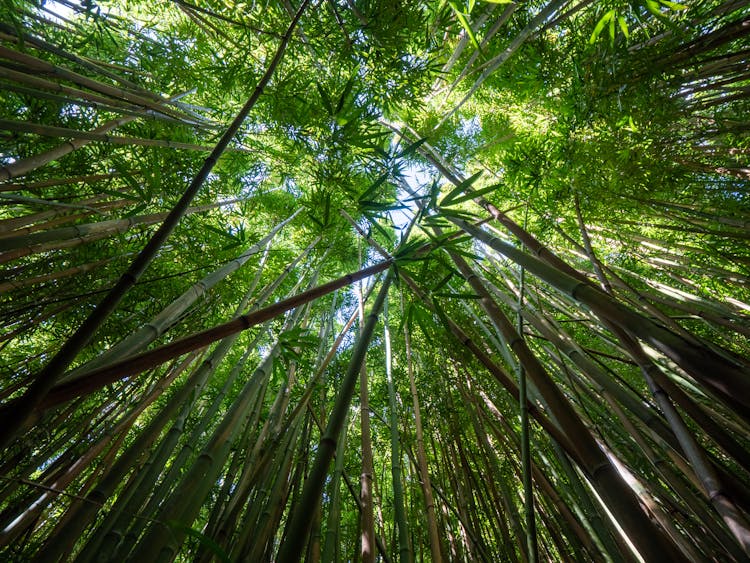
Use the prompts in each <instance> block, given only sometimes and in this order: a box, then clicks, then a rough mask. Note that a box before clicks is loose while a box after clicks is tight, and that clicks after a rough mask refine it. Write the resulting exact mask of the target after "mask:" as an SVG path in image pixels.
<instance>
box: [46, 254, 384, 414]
mask: <svg viewBox="0 0 750 563" xmlns="http://www.w3.org/2000/svg"><path fill="white" fill-rule="evenodd" d="M391 264H392V262H390V261H384V262H380V263H378V264H375V265H373V266H370V267H368V268H363V269H362V270H359V271H358V272H354V273H352V274H347V275H345V276H342V277H340V278H338V279H336V280H333V281H331V282H328V283H326V284H323V285H320V286H318V287H316V288H313V289H311V290H308V291H304V292H302V293H300V294H298V295H295V296H293V297H290V298H288V299H284V300H282V301H279V302H277V303H274V304H273V305H269V306H268V307H265V308H263V309H260V310H258V311H255V312H251V313H248V314H245V315H241V316H240V317H237V318H236V319H235V320H232V321H229V322H226V323H223V324H221V325H218V326H216V327H214V328H210V329H208V330H204V331H202V332H198V333H196V334H193V335H192V336H188V337H185V338H182V339H179V340H177V341H175V342H173V343H171V344H166V345H164V346H161V347H159V348H155V349H154V350H151V351H149V352H144V353H142V354H139V355H137V356H132V357H129V358H126V359H125V360H121V361H119V362H116V363H114V364H111V365H108V366H104V367H101V368H99V369H96V370H92V371H91V372H89V373H88V374H86V377H81V378H79V379H77V380H75V381H71V382H69V383H67V384H62V383H61V384H59V385H57V386H56V387H54V388H53V392H51V393H50V394H49V396H48V397H47V398H46V399H45V400H44V401H42V402H41V403H40V408H41V409H46V408H50V407H52V406H55V405H58V404H60V403H63V402H66V401H69V400H71V399H72V398H74V397H77V396H79V395H81V394H88V393H91V392H93V391H95V390H96V389H99V388H101V387H103V386H104V385H107V384H108V383H111V382H113V381H117V380H119V379H122V378H124V377H128V376H131V375H135V374H138V373H141V372H143V371H145V370H147V369H150V367H155V366H158V365H160V364H163V363H164V362H167V361H169V360H170V359H171V358H175V357H179V356H181V355H183V354H185V353H187V352H190V351H193V350H197V349H199V348H203V347H204V346H207V345H209V344H211V343H213V342H216V341H217V340H221V339H222V338H225V337H227V336H230V335H232V334H235V333H238V332H242V331H244V330H248V329H250V328H252V327H254V326H256V325H258V324H260V323H262V322H265V321H267V320H269V319H273V318H275V317H277V316H278V315H280V314H282V313H284V312H286V311H289V310H290V309H294V308H295V307H298V306H300V305H304V304H305V303H309V302H312V301H314V300H315V299H317V298H319V297H322V296H324V295H327V294H328V293H331V292H333V291H335V290H337V289H341V288H342V287H346V286H347V285H350V284H352V283H354V282H356V281H358V280H360V279H364V278H367V277H370V276H372V275H374V274H378V273H380V272H382V271H384V270H386V269H388V268H389V267H390V266H391Z"/></svg>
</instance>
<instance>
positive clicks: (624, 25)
mask: <svg viewBox="0 0 750 563" xmlns="http://www.w3.org/2000/svg"><path fill="white" fill-rule="evenodd" d="M617 23H618V24H619V25H620V30H621V31H622V34H623V35H624V36H625V38H629V37H630V30H629V29H628V23H627V22H626V21H625V18H624V17H623V16H618V17H617Z"/></svg>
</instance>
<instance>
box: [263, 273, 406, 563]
mask: <svg viewBox="0 0 750 563" xmlns="http://www.w3.org/2000/svg"><path fill="white" fill-rule="evenodd" d="M391 280H392V275H390V274H389V275H387V276H386V278H385V281H384V282H383V286H382V287H381V289H380V292H379V293H378V296H377V298H376V299H375V303H374V304H373V306H372V309H371V310H370V314H369V315H368V317H367V323H366V324H365V326H364V327H363V329H362V332H361V333H360V334H359V336H358V338H357V341H356V343H355V345H354V348H353V352H352V358H351V360H350V362H349V367H348V368H347V371H346V375H345V376H344V379H343V381H342V384H341V388H340V389H339V393H338V396H337V398H336V403H335V406H334V408H333V411H332V412H331V417H330V418H329V420H328V424H327V426H326V431H325V434H324V435H323V436H322V437H321V439H320V444H319V445H318V450H317V452H316V454H315V461H314V462H313V465H312V469H311V470H310V473H309V475H308V477H307V480H306V481H305V485H304V488H303V491H302V497H301V499H300V501H299V503H298V504H297V506H296V507H294V509H293V510H292V514H291V516H290V518H289V521H288V523H287V526H286V530H285V534H284V535H285V538H284V540H283V542H282V543H281V547H280V548H279V553H278V556H277V560H278V561H285V562H288V563H294V562H295V561H299V559H300V557H301V556H302V552H303V551H304V549H305V545H306V544H307V535H308V533H309V529H310V524H311V522H312V515H313V511H314V509H315V506H316V505H317V503H318V499H319V497H320V495H321V493H322V491H323V486H324V483H325V479H326V475H327V474H328V467H329V465H330V463H331V460H332V459H333V455H334V452H335V450H336V445H337V442H338V440H339V437H340V435H341V431H342V428H343V426H344V421H345V420H346V416H347V412H348V410H349V404H350V403H351V400H352V396H353V395H354V389H355V386H356V383H357V377H358V374H359V372H360V369H361V366H362V363H363V360H364V357H365V353H366V351H367V346H368V345H369V342H370V339H371V338H372V334H373V332H374V330H375V324H376V323H377V319H378V314H379V312H380V310H381V309H382V307H383V303H384V301H385V298H386V296H387V294H388V287H389V286H390V284H391Z"/></svg>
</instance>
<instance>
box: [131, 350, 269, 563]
mask: <svg viewBox="0 0 750 563" xmlns="http://www.w3.org/2000/svg"><path fill="white" fill-rule="evenodd" d="M278 353H279V346H278V343H277V344H275V345H274V346H273V347H272V349H271V350H270V351H269V352H268V354H267V355H266V357H265V358H264V359H263V361H262V362H261V363H260V365H259V366H258V368H257V369H256V370H255V372H254V373H253V375H252V377H250V378H249V379H248V381H247V382H246V384H245V386H244V387H243V389H242V391H241V392H240V395H239V396H238V397H237V399H235V401H234V403H232V406H231V407H230V409H229V410H228V412H227V414H226V415H225V416H224V418H223V419H222V421H221V423H220V424H219V426H217V428H216V429H215V430H214V432H213V434H212V435H211V438H210V439H209V441H208V443H207V444H206V446H204V448H203V451H202V452H201V454H200V455H199V456H198V458H197V459H196V460H195V461H194V462H193V464H192V465H191V467H190V469H189V470H188V471H187V473H186V474H185V475H184V476H183V478H182V481H181V482H180V484H179V485H178V486H177V487H176V488H175V490H174V491H173V493H172V495H171V496H170V497H169V499H168V500H167V501H166V503H165V504H164V505H163V506H162V508H161V510H160V511H159V514H158V520H157V521H154V522H153V523H152V525H151V526H150V527H149V529H148V530H147V531H146V534H145V535H144V536H143V538H141V540H140V542H139V543H138V545H137V546H136V549H135V551H134V553H133V554H132V556H131V557H130V559H131V560H141V561H154V562H156V561H172V560H173V559H174V557H175V555H176V554H177V551H178V550H179V547H180V545H181V544H182V542H183V541H184V539H185V537H186V532H185V530H184V526H186V527H188V528H189V527H190V526H191V525H192V523H193V520H194V519H195V517H196V516H197V514H198V512H199V510H200V508H201V505H202V504H203V503H204V502H205V499H206V497H207V496H208V494H209V493H210V491H211V488H212V487H213V486H214V484H215V481H216V478H217V477H218V476H219V473H220V472H221V469H222V466H223V464H224V462H225V461H226V459H227V457H228V455H229V451H230V448H231V446H232V444H233V442H234V440H235V438H236V436H237V435H238V434H239V432H240V431H241V429H242V428H243V427H244V424H243V421H244V420H245V419H246V418H247V417H248V416H249V413H248V412H247V407H248V405H249V404H250V402H251V401H252V399H253V398H254V397H255V393H256V392H257V391H258V389H259V387H260V385H261V383H262V381H263V380H265V379H266V378H268V377H269V376H270V373H271V370H272V368H273V362H274V359H275V358H276V356H277V355H278ZM167 522H176V523H179V527H177V528H175V527H172V528H170V527H169V526H168V525H167V524H166V523H167Z"/></svg>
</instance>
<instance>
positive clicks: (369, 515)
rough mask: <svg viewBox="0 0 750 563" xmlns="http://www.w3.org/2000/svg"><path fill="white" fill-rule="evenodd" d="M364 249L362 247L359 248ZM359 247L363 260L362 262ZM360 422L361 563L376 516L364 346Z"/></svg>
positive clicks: (371, 562) (366, 562)
mask: <svg viewBox="0 0 750 563" xmlns="http://www.w3.org/2000/svg"><path fill="white" fill-rule="evenodd" d="M360 250H361V249H360ZM361 258H362V257H361V251H360V263H361V261H362V260H361ZM385 301H387V298H386V300H385ZM357 303H358V308H359V327H360V334H361V333H362V331H363V330H364V329H365V307H364V290H363V288H362V286H361V284H360V287H359V292H358V294H357ZM359 423H360V450H361V452H362V453H361V460H362V464H361V472H360V476H359V500H360V505H361V506H362V510H361V511H360V513H359V527H360V542H359V546H360V553H359V556H360V558H361V560H362V563H375V516H374V506H373V503H374V501H373V490H372V489H373V483H374V468H373V457H372V435H371V432H370V402H369V389H368V378H367V352H366V350H365V353H364V355H363V356H362V361H361V362H360V367H359Z"/></svg>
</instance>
